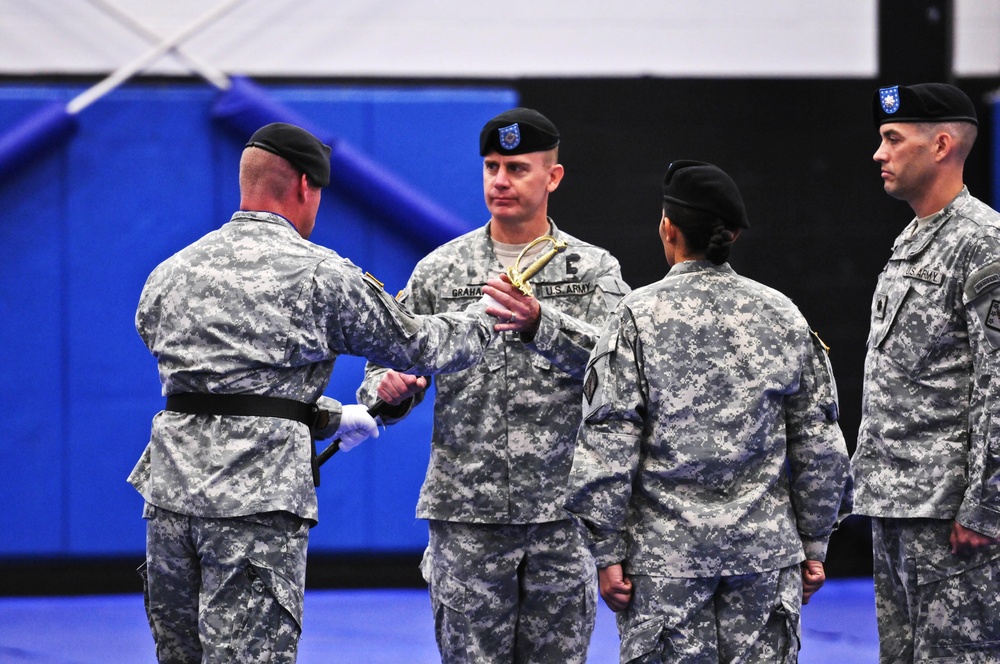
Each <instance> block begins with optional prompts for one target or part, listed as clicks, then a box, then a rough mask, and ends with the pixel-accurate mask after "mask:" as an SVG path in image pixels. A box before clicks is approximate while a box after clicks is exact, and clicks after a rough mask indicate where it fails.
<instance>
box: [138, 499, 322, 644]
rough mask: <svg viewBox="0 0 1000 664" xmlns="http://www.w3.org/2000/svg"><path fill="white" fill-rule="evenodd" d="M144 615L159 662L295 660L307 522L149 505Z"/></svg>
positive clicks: (291, 517) (277, 515)
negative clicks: (198, 514) (219, 515)
mask: <svg viewBox="0 0 1000 664" xmlns="http://www.w3.org/2000/svg"><path fill="white" fill-rule="evenodd" d="M143 516H145V517H146V519H147V521H146V563H145V564H144V565H143V567H142V568H140V572H141V574H142V576H143V579H144V585H145V602H146V614H147V616H148V618H149V626H150V629H151V630H152V632H153V640H154V641H155V642H156V657H157V660H158V661H159V662H160V664H196V663H201V662H203V663H205V664H208V663H212V664H215V663H218V664H232V663H250V662H253V663H255V664H256V663H263V662H268V663H275V664H279V663H280V664H286V663H291V662H294V661H295V658H296V653H297V651H298V644H299V635H300V633H301V625H302V603H303V594H304V591H305V573H306V546H307V543H308V541H309V524H308V522H306V521H304V520H302V519H300V518H299V517H297V516H295V515H293V514H290V513H288V512H269V513H265V514H257V515H251V516H245V517H238V518H223V519H212V518H201V517H192V516H186V515H183V514H177V513H175V512H170V511H168V510H163V509H160V508H156V507H153V506H151V505H147V506H146V508H145V511H144V514H143Z"/></svg>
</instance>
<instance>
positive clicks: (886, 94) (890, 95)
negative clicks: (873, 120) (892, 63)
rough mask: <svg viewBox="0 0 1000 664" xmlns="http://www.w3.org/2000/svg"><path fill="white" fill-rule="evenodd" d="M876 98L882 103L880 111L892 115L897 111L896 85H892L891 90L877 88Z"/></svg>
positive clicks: (897, 96)
mask: <svg viewBox="0 0 1000 664" xmlns="http://www.w3.org/2000/svg"><path fill="white" fill-rule="evenodd" d="M878 98H879V101H881V102H882V110H883V111H885V112H886V113H888V114H890V115H892V114H893V113H895V112H896V111H898V110H899V86H898V85H894V86H892V87H891V88H879V91H878Z"/></svg>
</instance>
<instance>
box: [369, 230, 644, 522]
mask: <svg viewBox="0 0 1000 664" xmlns="http://www.w3.org/2000/svg"><path fill="white" fill-rule="evenodd" d="M551 234H552V235H553V236H555V237H556V238H557V239H560V240H564V241H565V242H567V243H568V245H569V246H568V248H567V249H566V250H565V251H564V252H562V253H561V254H559V255H558V256H556V257H555V258H554V259H553V260H552V261H551V262H550V263H548V265H546V266H545V267H544V268H543V269H542V270H541V272H539V273H538V274H536V275H535V276H534V277H533V278H532V279H531V284H532V287H533V288H534V291H535V297H536V298H538V300H539V302H540V303H541V308H542V317H541V321H540V323H539V327H538V332H537V333H536V334H535V337H534V339H533V340H531V341H529V342H525V341H522V340H521V338H520V335H518V334H511V333H505V334H504V335H503V338H502V339H501V340H500V341H499V342H498V343H495V344H493V345H492V346H491V347H490V348H488V349H487V350H486V353H485V355H484V356H483V361H482V362H480V363H479V364H477V365H476V366H473V367H471V368H469V369H466V370H465V371H458V372H455V373H451V374H448V375H446V376H438V377H437V378H436V379H435V385H436V390H437V394H436V397H435V401H434V433H433V437H432V442H431V459H430V465H429V467H428V469H427V477H426V479H425V480H424V484H423V487H422V488H421V490H420V499H419V502H418V504H417V516H418V517H419V518H421V519H441V520H449V521H462V522H465V523H541V522H544V521H556V520H559V519H565V518H566V514H565V512H564V511H563V510H562V495H563V491H564V489H565V486H566V476H567V475H568V474H569V467H570V462H571V461H572V455H573V441H574V438H575V434H576V427H577V425H578V424H579V421H580V390H581V385H582V380H583V372H584V368H585V367H586V364H587V357H588V356H589V355H590V349H591V348H593V347H594V344H595V343H596V342H597V337H598V333H599V331H600V325H601V323H602V322H603V320H604V318H605V317H606V316H607V314H608V313H609V312H610V311H611V310H612V309H614V307H615V305H616V304H617V303H618V301H619V300H620V299H621V297H622V295H624V294H625V293H627V292H628V286H626V285H625V283H624V282H623V281H622V278H621V268H620V267H619V265H618V261H616V260H615V259H614V258H613V257H612V256H611V254H609V253H608V252H607V251H605V250H604V249H601V248H599V247H596V246H594V245H592V244H588V243H586V242H583V241H581V240H578V239H577V238H575V237H572V236H571V235H568V234H566V233H563V232H562V231H559V230H558V229H557V228H556V227H555V225H554V224H552V233H551ZM501 272H502V270H501V267H500V262H499V260H498V259H497V257H496V255H495V253H494V251H493V245H492V242H491V240H490V236H489V231H488V226H487V227H485V228H481V229H478V230H476V231H473V232H471V233H467V234H466V235H464V236H462V237H460V238H457V239H455V240H452V241H451V242H449V243H447V244H445V245H443V246H441V247H439V248H438V249H436V250H435V251H433V252H432V253H431V254H429V255H428V256H427V257H425V258H424V259H423V260H421V261H420V262H419V263H418V264H417V266H416V268H414V271H413V274H412V275H411V277H410V280H409V282H408V283H407V286H406V289H405V290H404V291H403V293H402V294H401V296H400V301H401V302H402V303H403V304H405V305H406V306H407V307H408V308H409V309H410V310H411V311H413V312H415V313H421V314H429V313H440V312H448V311H462V310H463V309H465V308H466V307H468V306H469V305H470V304H472V303H474V302H476V301H478V300H479V299H480V298H481V297H482V286H483V285H484V284H485V283H486V280H487V279H490V278H494V277H497V276H499V275H500V274H501ZM384 373H385V370H384V369H381V368H379V367H376V366H372V365H369V366H368V367H367V368H366V371H365V382H364V384H363V385H362V387H361V389H360V390H359V391H358V398H359V400H360V401H363V402H365V403H372V402H374V400H375V398H376V397H375V390H376V388H377V387H378V383H379V381H380V380H381V377H382V375H383V374H384ZM417 401H419V400H418V399H415V400H414V403H416V402H417ZM397 420H398V418H397ZM389 421H393V420H389Z"/></svg>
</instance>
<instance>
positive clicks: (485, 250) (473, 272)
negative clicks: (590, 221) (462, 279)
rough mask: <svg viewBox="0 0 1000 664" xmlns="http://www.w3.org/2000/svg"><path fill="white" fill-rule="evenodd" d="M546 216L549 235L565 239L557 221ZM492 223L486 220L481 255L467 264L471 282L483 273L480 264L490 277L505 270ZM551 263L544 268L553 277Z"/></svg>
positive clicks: (479, 249)
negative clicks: (491, 232) (492, 233)
mask: <svg viewBox="0 0 1000 664" xmlns="http://www.w3.org/2000/svg"><path fill="white" fill-rule="evenodd" d="M546 218H547V219H548V220H549V235H551V236H552V237H554V238H556V239H557V240H562V239H564V238H563V237H562V233H561V231H560V230H559V229H558V228H556V222H554V221H552V217H546ZM491 223H492V222H486V225H485V226H484V227H483V233H482V235H481V236H480V240H481V241H480V243H479V247H478V249H477V250H478V251H479V252H481V256H475V257H473V260H471V261H469V264H468V265H467V266H466V275H467V276H468V278H469V283H470V284H471V283H474V282H475V280H476V279H477V278H479V275H481V274H482V273H483V270H481V268H480V266H483V267H485V272H486V274H488V275H490V276H489V277H488V278H490V279H492V278H493V277H494V276H497V275H499V274H500V272H502V271H503V270H502V268H501V267H500V259H499V258H497V254H496V252H495V251H493V238H492V237H491V236H490V224H491ZM478 259H481V260H478ZM554 262H555V261H553V263H554ZM551 265H552V263H549V264H548V265H546V266H545V268H544V270H550V274H549V278H550V279H551V277H552V274H551V269H550V266H551ZM525 267H527V266H525ZM544 270H543V271H544Z"/></svg>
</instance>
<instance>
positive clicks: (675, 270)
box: [667, 260, 736, 277]
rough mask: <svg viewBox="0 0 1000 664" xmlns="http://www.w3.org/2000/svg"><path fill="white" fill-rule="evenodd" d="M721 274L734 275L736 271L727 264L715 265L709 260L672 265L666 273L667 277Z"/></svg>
mask: <svg viewBox="0 0 1000 664" xmlns="http://www.w3.org/2000/svg"><path fill="white" fill-rule="evenodd" d="M709 271H711V272H722V273H724V274H736V270H734V269H733V268H732V266H731V265H730V264H729V263H723V264H722V265H716V264H715V263H713V262H712V261H710V260H700V261H682V262H680V263H674V266H673V267H671V268H670V271H669V272H667V276H669V277H673V276H676V275H678V274H692V273H694V272H709Z"/></svg>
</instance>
